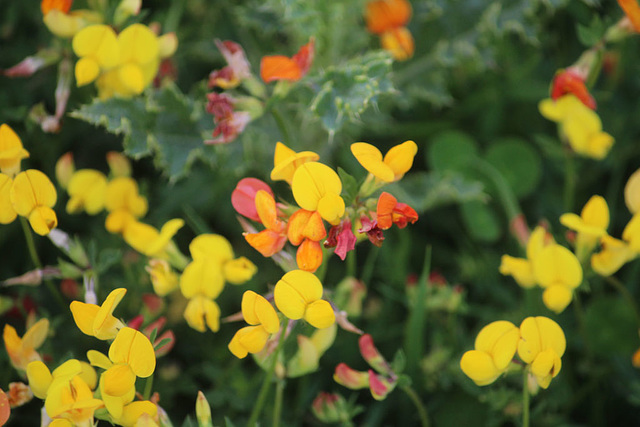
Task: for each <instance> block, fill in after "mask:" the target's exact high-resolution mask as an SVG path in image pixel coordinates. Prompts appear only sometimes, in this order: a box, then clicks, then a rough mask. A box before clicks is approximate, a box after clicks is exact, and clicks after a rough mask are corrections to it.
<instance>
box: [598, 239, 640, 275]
mask: <svg viewBox="0 0 640 427" xmlns="http://www.w3.org/2000/svg"><path fill="white" fill-rule="evenodd" d="M600 245H601V246H602V250H601V251H600V252H598V253H596V254H593V255H591V268H592V269H593V271H595V272H596V273H598V274H599V275H601V276H611V275H612V274H614V273H615V272H616V271H618V270H619V269H620V268H621V267H622V266H623V265H625V264H626V263H627V262H629V261H631V260H632V259H634V258H636V257H637V256H638V253H637V252H634V251H633V250H631V248H630V247H629V245H628V244H627V242H624V241H622V240H618V239H615V238H613V237H611V236H602V239H601V240H600Z"/></svg>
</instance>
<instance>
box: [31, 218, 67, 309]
mask: <svg viewBox="0 0 640 427" xmlns="http://www.w3.org/2000/svg"><path fill="white" fill-rule="evenodd" d="M20 225H21V226H22V231H23V232H24V239H25V240H26V242H27V249H28V250H29V255H30V256H31V261H33V264H34V265H35V266H36V268H37V269H38V270H42V262H40V257H38V252H37V251H36V245H35V242H34V241H33V234H32V233H31V227H30V226H29V224H28V223H27V220H26V219H25V218H24V217H23V216H21V217H20ZM44 283H45V284H46V285H47V288H48V289H49V292H51V293H52V294H53V297H54V298H55V300H56V302H57V303H58V304H60V306H61V307H63V308H64V309H65V310H66V309H67V304H65V302H64V299H63V298H62V295H60V292H59V291H58V289H57V288H56V286H55V285H54V284H53V282H52V281H51V279H44Z"/></svg>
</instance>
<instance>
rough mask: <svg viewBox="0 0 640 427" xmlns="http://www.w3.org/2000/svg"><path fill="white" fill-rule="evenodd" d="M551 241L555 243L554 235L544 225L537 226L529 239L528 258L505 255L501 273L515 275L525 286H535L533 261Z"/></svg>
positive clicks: (516, 279) (501, 264) (518, 281)
mask: <svg viewBox="0 0 640 427" xmlns="http://www.w3.org/2000/svg"><path fill="white" fill-rule="evenodd" d="M550 243H553V237H551V235H550V234H549V233H547V230H545V229H544V228H543V227H541V226H537V227H536V228H535V229H534V230H533V232H532V233H531V235H530V236H529V240H528V241H527V258H514V257H512V256H509V255H503V256H502V260H501V262H500V273H501V274H504V275H509V276H513V278H514V279H515V281H516V282H517V283H518V285H520V286H522V287H523V288H531V287H533V286H535V285H536V278H535V275H534V274H533V264H532V261H533V259H534V258H535V257H536V256H537V255H538V254H539V253H540V251H541V250H542V248H544V247H545V246H546V245H548V244H550Z"/></svg>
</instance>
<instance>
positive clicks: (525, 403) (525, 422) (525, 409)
mask: <svg viewBox="0 0 640 427" xmlns="http://www.w3.org/2000/svg"><path fill="white" fill-rule="evenodd" d="M528 383H529V370H528V369H525V370H524V375H523V376H522V427H529V384H528Z"/></svg>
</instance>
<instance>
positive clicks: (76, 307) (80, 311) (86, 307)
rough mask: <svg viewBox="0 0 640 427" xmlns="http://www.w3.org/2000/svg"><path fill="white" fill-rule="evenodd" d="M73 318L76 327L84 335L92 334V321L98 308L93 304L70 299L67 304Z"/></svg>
mask: <svg viewBox="0 0 640 427" xmlns="http://www.w3.org/2000/svg"><path fill="white" fill-rule="evenodd" d="M69 308H70V309H71V314H72V315H73V320H74V321H75V322H76V326H78V329H80V330H81V331H82V333H83V334H85V335H90V336H93V322H94V320H95V318H96V315H97V314H98V311H99V310H100V307H98V306H97V305H95V304H87V303H84V302H81V301H72V302H71V304H70V305H69Z"/></svg>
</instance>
